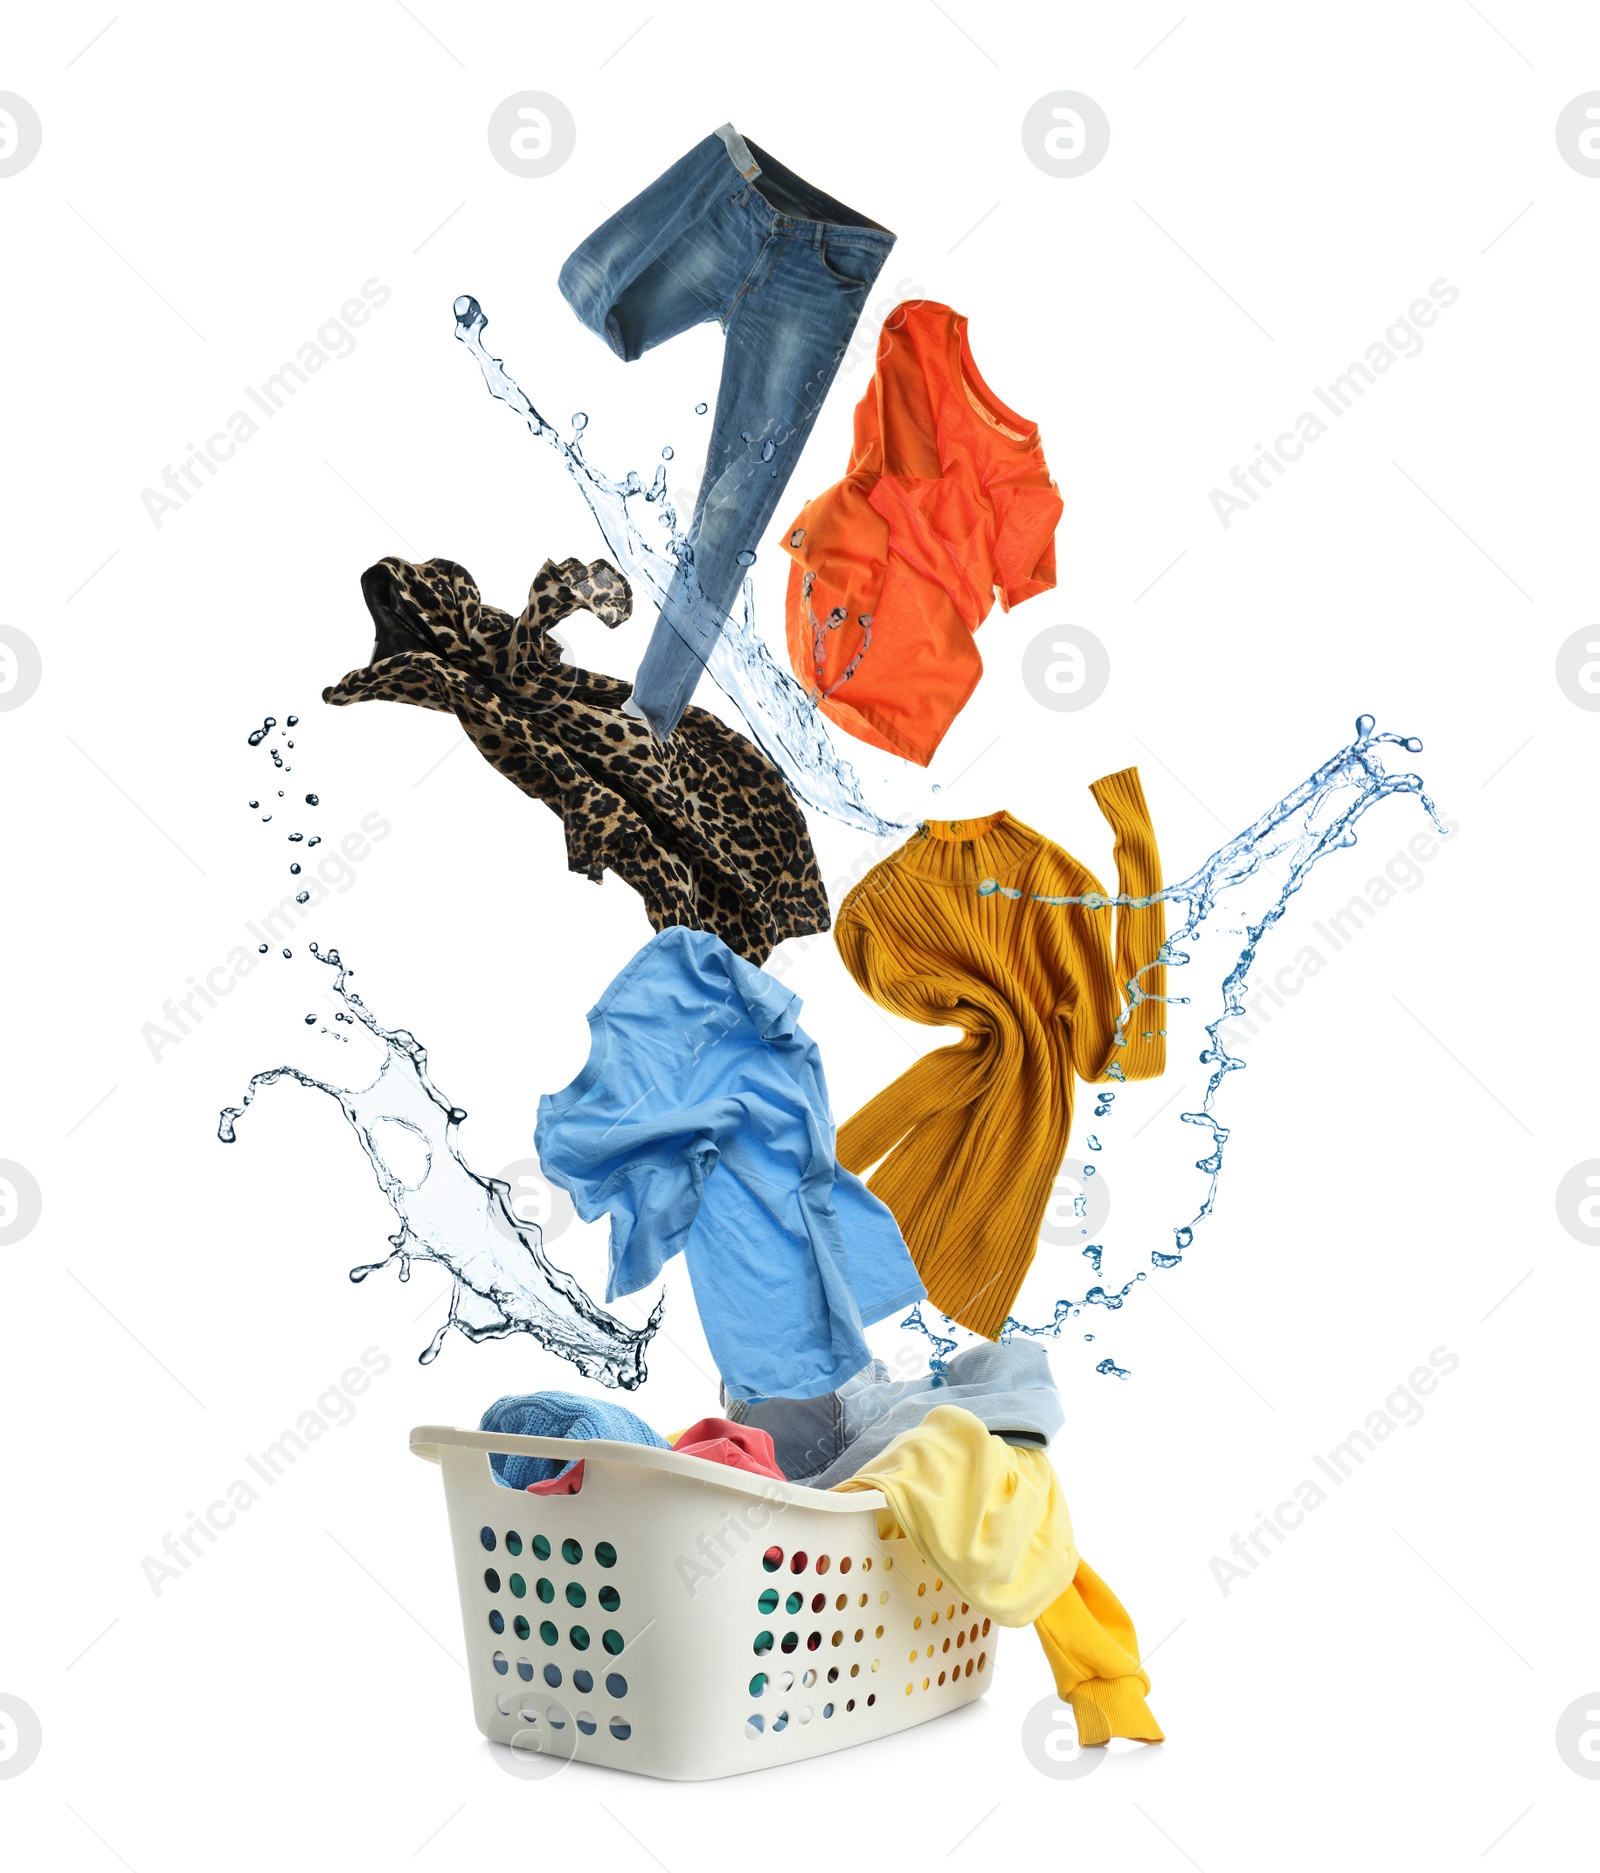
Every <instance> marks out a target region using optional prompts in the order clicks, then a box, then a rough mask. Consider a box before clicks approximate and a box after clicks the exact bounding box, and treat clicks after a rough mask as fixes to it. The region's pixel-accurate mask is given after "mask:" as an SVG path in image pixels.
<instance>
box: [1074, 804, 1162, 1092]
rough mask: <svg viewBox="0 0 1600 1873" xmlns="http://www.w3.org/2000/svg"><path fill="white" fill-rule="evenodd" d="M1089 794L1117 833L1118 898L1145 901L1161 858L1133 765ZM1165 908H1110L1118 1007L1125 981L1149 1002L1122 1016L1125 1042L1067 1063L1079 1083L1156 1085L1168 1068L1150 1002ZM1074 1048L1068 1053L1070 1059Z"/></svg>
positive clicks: (1158, 1003)
mask: <svg viewBox="0 0 1600 1873" xmlns="http://www.w3.org/2000/svg"><path fill="white" fill-rule="evenodd" d="M1089 791H1090V792H1091V793H1092V794H1093V795H1094V797H1095V800H1096V802H1097V803H1098V805H1099V808H1100V811H1101V812H1102V813H1104V814H1105V816H1106V819H1107V820H1108V821H1109V822H1110V825H1111V829H1112V831H1113V832H1114V833H1115V834H1116V849H1115V858H1116V864H1117V895H1118V896H1119V897H1134V898H1145V897H1152V896H1154V895H1155V893H1156V892H1158V891H1159V890H1160V889H1161V854H1160V853H1159V852H1158V851H1157V849H1156V833H1155V827H1154V826H1152V825H1151V823H1150V808H1149V807H1148V806H1147V805H1146V803H1145V797H1144V788H1143V787H1141V786H1140V784H1139V770H1138V769H1137V768H1136V767H1125V768H1120V769H1119V770H1118V771H1117V772H1116V773H1115V774H1107V775H1106V776H1105V777H1104V778H1103V779H1101V780H1097V781H1096V782H1095V783H1094V784H1093V786H1091V787H1090V789H1089ZM1166 934H1167V916H1166V907H1165V905H1163V904H1162V903H1160V902H1159V901H1157V902H1156V903H1154V904H1150V905H1147V906H1136V905H1131V904H1119V905H1118V906H1117V910H1116V940H1115V968H1116V981H1115V985H1114V986H1115V989H1116V993H1117V998H1118V1003H1119V1007H1120V1005H1121V1004H1123V1003H1126V1002H1127V1001H1130V1000H1132V999H1133V994H1132V992H1131V991H1130V987H1129V985H1130V983H1132V982H1134V981H1135V979H1137V982H1138V992H1139V993H1140V994H1142V995H1145V996H1149V997H1151V998H1152V999H1151V1000H1149V1001H1147V1002H1145V1003H1143V1004H1142V1005H1140V1006H1137V1007H1135V1008H1134V1009H1133V1010H1132V1012H1131V1013H1130V1014H1129V1015H1128V1016H1127V1020H1126V1026H1125V1030H1124V1044H1123V1045H1122V1046H1120V1047H1119V1046H1117V1045H1116V1044H1115V1042H1114V1041H1113V1042H1112V1044H1110V1045H1109V1046H1107V1047H1106V1048H1105V1049H1104V1050H1103V1052H1102V1053H1101V1054H1100V1056H1099V1057H1098V1058H1086V1059H1078V1058H1076V1057H1075V1058H1074V1066H1075V1067H1076V1069H1077V1073H1078V1077H1079V1078H1080V1079H1085V1080H1103V1079H1108V1078H1109V1079H1116V1078H1117V1077H1119V1075H1118V1073H1114V1072H1112V1071H1111V1070H1110V1069H1111V1068H1113V1067H1116V1068H1118V1069H1120V1077H1121V1078H1123V1079H1128V1080H1153V1079H1159V1078H1160V1076H1161V1075H1162V1073H1164V1072H1165V1071H1166V1065H1167V1042H1166V1028H1167V1005H1166V1003H1165V1001H1162V1000H1158V999H1154V998H1156V997H1160V996H1164V995H1165V994H1166V992H1167V971H1166V966H1165V964H1162V963H1157V962H1156V960H1155V959H1156V957H1157V956H1158V955H1159V954H1160V951H1161V946H1162V944H1163V943H1164V942H1165V941H1166ZM1076 1051H1077V1050H1076V1048H1075V1049H1074V1055H1075V1056H1076Z"/></svg>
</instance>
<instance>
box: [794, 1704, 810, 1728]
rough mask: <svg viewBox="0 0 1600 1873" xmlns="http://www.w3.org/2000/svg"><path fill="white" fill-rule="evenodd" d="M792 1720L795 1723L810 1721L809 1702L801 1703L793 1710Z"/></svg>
mask: <svg viewBox="0 0 1600 1873" xmlns="http://www.w3.org/2000/svg"><path fill="white" fill-rule="evenodd" d="M794 1720H795V1722H796V1723H810V1721H811V1706H810V1705H809V1704H802V1705H801V1706H800V1708H799V1709H798V1710H797V1711H796V1712H795V1714H794Z"/></svg>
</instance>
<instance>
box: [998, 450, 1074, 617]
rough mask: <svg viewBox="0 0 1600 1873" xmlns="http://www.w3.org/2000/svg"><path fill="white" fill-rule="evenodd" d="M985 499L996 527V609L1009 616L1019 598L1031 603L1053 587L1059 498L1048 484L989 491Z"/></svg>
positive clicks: (1059, 508)
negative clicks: (1028, 599) (1032, 599)
mask: <svg viewBox="0 0 1600 1873" xmlns="http://www.w3.org/2000/svg"><path fill="white" fill-rule="evenodd" d="M990 496H991V499H992V500H993V502H994V508H995V517H996V520H997V523H998V527H997V533H996V539H995V574H996V577H995V588H996V590H997V591H998V592H999V594H1000V609H1001V610H1002V611H1009V610H1010V609H1011V607H1012V606H1013V605H1020V604H1021V603H1022V601H1023V600H1024V599H1025V598H1036V597H1037V596H1038V595H1039V593H1041V592H1049V591H1052V590H1053V589H1054V587H1055V582H1056V526H1057V524H1058V523H1059V521H1060V519H1061V513H1062V505H1061V496H1060V494H1059V493H1058V492H1057V491H1056V484H1055V483H1054V482H1053V481H1047V482H1045V483H1044V484H1043V485H1039V486H1035V485H1032V484H1025V485H1011V486H1007V487H1001V488H996V489H991V491H990Z"/></svg>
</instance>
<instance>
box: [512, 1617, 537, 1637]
mask: <svg viewBox="0 0 1600 1873" xmlns="http://www.w3.org/2000/svg"><path fill="white" fill-rule="evenodd" d="M511 1630H512V1631H513V1632H514V1633H515V1634H516V1635H517V1637H518V1638H519V1639H531V1638H532V1637H533V1628H532V1627H531V1626H530V1625H529V1624H528V1618H527V1615H526V1614H525V1613H519V1614H518V1615H517V1616H516V1618H515V1619H514V1620H512V1622H511Z"/></svg>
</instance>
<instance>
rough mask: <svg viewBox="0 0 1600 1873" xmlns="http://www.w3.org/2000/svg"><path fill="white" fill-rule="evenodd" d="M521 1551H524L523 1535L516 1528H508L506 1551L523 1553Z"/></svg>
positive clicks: (508, 1552)
mask: <svg viewBox="0 0 1600 1873" xmlns="http://www.w3.org/2000/svg"><path fill="white" fill-rule="evenodd" d="M521 1552H522V1537H521V1536H520V1535H519V1534H518V1533H517V1531H516V1530H515V1529H514V1528H508V1529H507V1530H506V1553H507V1554H521Z"/></svg>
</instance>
